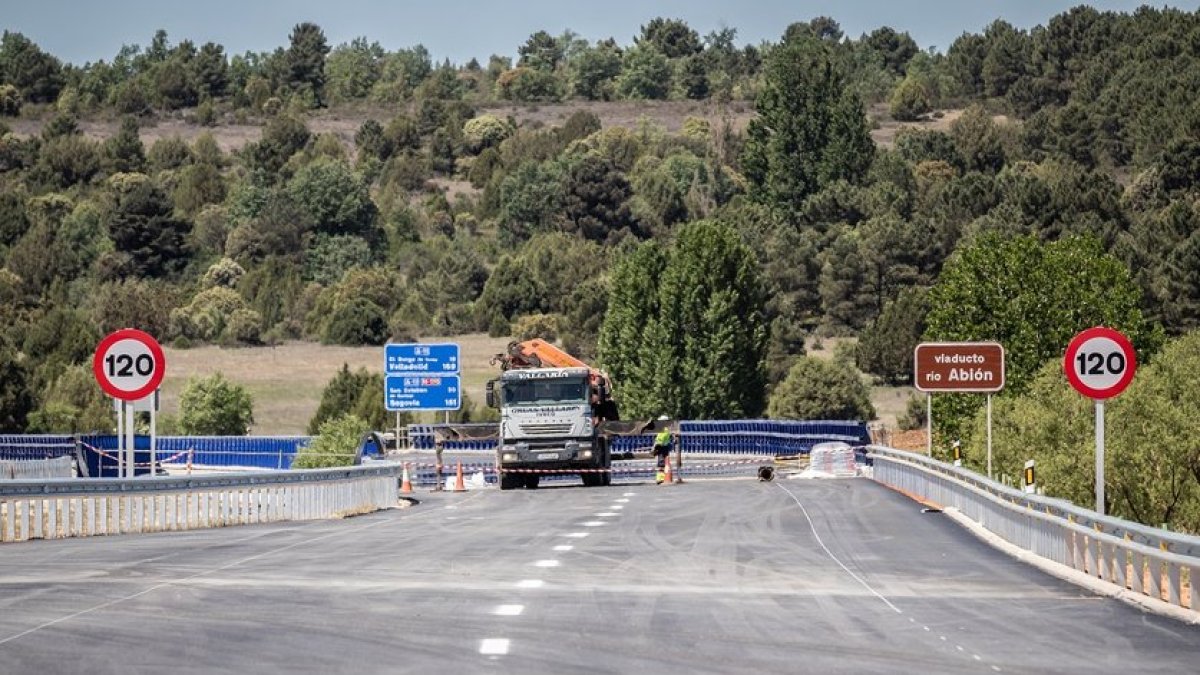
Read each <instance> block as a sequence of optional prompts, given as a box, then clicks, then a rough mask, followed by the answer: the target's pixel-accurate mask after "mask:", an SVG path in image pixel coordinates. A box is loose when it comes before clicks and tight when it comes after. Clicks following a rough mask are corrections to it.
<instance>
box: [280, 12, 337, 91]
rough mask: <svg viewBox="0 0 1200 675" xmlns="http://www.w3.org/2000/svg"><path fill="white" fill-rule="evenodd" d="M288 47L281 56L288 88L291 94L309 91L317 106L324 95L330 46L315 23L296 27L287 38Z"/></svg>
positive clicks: (300, 24) (301, 24)
mask: <svg viewBox="0 0 1200 675" xmlns="http://www.w3.org/2000/svg"><path fill="white" fill-rule="evenodd" d="M289 40H290V41H291V45H290V46H289V47H288V49H287V51H286V52H284V54H283V61H284V67H285V68H286V73H287V86H288V87H289V88H290V89H291V90H292V91H293V92H302V91H305V90H307V91H310V92H312V95H313V96H314V97H315V100H316V102H317V104H318V105H320V104H321V102H322V101H323V97H324V95H325V55H326V54H328V53H329V44H328V43H326V42H325V33H324V32H323V31H322V30H321V27H320V26H318V25H317V24H315V23H309V22H307V21H306V22H304V23H299V24H296V27H295V28H293V29H292V34H291V36H290V37H289Z"/></svg>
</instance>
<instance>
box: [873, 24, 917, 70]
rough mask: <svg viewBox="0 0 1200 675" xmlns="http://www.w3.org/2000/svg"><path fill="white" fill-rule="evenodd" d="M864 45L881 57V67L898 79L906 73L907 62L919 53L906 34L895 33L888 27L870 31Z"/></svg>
mask: <svg viewBox="0 0 1200 675" xmlns="http://www.w3.org/2000/svg"><path fill="white" fill-rule="evenodd" d="M866 44H867V47H869V48H870V49H872V50H874V51H875V52H877V53H878V54H879V55H880V56H882V57H883V65H884V66H885V67H886V68H887V69H888V70H889V71H891V73H892V74H893V75H896V76H900V77H903V76H904V74H905V72H906V71H907V68H908V62H909V60H911V59H912V57H913V56H915V55H916V54H917V52H919V51H920V49H918V48H917V43H916V41H915V40H913V39H912V37H911V36H909V34H908V33H897V32H896V31H895V30H893V29H892V28H890V27H888V26H883V27H882V28H876V29H875V30H873V31H871V33H870V35H868V36H867V39H866Z"/></svg>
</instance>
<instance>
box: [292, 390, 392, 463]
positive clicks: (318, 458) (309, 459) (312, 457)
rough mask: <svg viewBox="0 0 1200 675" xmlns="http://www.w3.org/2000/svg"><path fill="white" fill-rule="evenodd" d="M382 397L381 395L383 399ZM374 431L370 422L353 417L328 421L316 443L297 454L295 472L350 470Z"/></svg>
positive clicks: (323, 423)
mask: <svg viewBox="0 0 1200 675" xmlns="http://www.w3.org/2000/svg"><path fill="white" fill-rule="evenodd" d="M381 392H382V389H381ZM382 396H383V394H382V393H380V398H382ZM370 430H371V426H370V425H369V424H367V422H366V421H364V420H363V419H361V418H359V417H357V416H355V415H351V414H349V413H347V414H343V415H341V416H339V417H335V418H332V419H329V420H326V421H325V422H322V423H321V426H320V427H319V428H318V429H317V437H316V438H314V439H313V440H312V443H310V444H309V445H308V446H307V447H304V448H301V449H300V452H299V453H297V454H296V458H295V459H294V460H292V468H293V469H322V468H326V467H335V466H350V465H352V464H354V457H355V456H356V455H357V454H358V448H359V444H361V443H362V439H363V436H364V435H366V433H367V432H368V431H370Z"/></svg>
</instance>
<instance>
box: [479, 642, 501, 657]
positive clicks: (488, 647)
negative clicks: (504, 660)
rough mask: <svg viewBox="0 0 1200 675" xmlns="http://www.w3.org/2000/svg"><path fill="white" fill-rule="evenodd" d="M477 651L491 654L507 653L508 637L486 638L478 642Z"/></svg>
mask: <svg viewBox="0 0 1200 675" xmlns="http://www.w3.org/2000/svg"><path fill="white" fill-rule="evenodd" d="M479 653H480V654H486V655H491V656H496V655H504V654H507V653H508V638H488V639H486V640H481V641H480V642H479Z"/></svg>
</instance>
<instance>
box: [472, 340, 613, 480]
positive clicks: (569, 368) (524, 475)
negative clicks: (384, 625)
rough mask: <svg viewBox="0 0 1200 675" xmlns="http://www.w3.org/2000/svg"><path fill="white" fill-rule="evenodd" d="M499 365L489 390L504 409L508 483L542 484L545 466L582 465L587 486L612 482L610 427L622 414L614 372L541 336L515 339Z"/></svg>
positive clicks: (501, 458)
mask: <svg viewBox="0 0 1200 675" xmlns="http://www.w3.org/2000/svg"><path fill="white" fill-rule="evenodd" d="M492 363H493V365H495V364H499V366H500V370H501V373H500V376H499V378H497V379H495V380H492V381H491V382H488V383H487V389H486V395H487V404H488V405H489V406H490V407H493V408H498V409H499V410H500V428H499V437H498V442H497V444H496V467H497V469H498V470H499V472H500V489H501V490H511V489H513V488H518V487H526V488H536V487H537V485H538V480H539V478H540V476H541V475H542V474H541V473H539V472H547V473H549V472H553V473H560V474H561V473H570V472H572V471H579V472H580V473H579V475H580V477H581V478H582V479H583V484H584V485H586V486H599V485H608V484H610V483H611V482H612V473H611V468H612V460H613V457H612V453H611V451H610V448H609V443H608V435H607V434H606V432H605V431H604V429H603V427H604V425H605V423H609V422H613V421H616V420H617V418H618V412H617V404H616V402H615V401H614V400H613V398H612V394H613V392H612V382H611V381H610V380H609V377H608V375H607V374H605V373H604V372H603V371H601V370H598V369H596V368H594V367H592V366H590V365H588V364H587V363H584V362H583V361H581V360H579V359H577V358H575V357H574V356H572V355H570V354H568V353H567V352H565V351H563V350H562V349H559V348H558V347H556V346H554V345H553V344H551V343H549V342H546V341H545V340H541V339H532V340H525V341H522V342H511V343H509V345H508V349H507V350H506V351H505V352H504V353H503V354H497V355H496V357H495V358H493V359H492ZM514 470H516V471H514Z"/></svg>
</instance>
